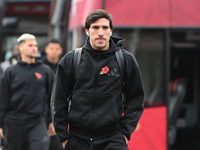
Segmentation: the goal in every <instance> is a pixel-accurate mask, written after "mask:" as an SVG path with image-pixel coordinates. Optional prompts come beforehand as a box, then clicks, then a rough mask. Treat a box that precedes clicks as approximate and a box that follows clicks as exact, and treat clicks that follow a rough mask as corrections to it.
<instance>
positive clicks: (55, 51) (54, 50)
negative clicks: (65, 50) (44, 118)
mask: <svg viewBox="0 0 200 150" xmlns="http://www.w3.org/2000/svg"><path fill="white" fill-rule="evenodd" d="M45 53H46V56H45V57H44V58H43V59H42V61H43V62H44V64H46V65H48V66H49V67H50V68H51V69H52V71H53V72H54V73H56V69H57V65H58V61H59V60H60V55H61V54H62V47H61V44H60V42H59V41H58V40H56V39H52V40H50V41H49V42H48V43H47V45H46V47H45ZM48 134H49V136H50V146H49V150H62V149H63V148H62V144H61V143H60V142H59V141H58V139H57V137H56V133H55V130H54V126H53V123H50V124H49V130H48Z"/></svg>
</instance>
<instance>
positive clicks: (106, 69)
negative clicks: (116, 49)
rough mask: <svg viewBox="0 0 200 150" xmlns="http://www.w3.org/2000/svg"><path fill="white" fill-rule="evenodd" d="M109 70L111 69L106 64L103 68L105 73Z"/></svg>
mask: <svg viewBox="0 0 200 150" xmlns="http://www.w3.org/2000/svg"><path fill="white" fill-rule="evenodd" d="M108 71H109V68H108V67H107V66H105V67H104V68H102V72H103V73H104V74H106V73H108Z"/></svg>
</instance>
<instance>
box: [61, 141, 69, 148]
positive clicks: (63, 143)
mask: <svg viewBox="0 0 200 150" xmlns="http://www.w3.org/2000/svg"><path fill="white" fill-rule="evenodd" d="M67 142H68V140H66V141H64V142H62V146H63V148H65V146H66V144H67Z"/></svg>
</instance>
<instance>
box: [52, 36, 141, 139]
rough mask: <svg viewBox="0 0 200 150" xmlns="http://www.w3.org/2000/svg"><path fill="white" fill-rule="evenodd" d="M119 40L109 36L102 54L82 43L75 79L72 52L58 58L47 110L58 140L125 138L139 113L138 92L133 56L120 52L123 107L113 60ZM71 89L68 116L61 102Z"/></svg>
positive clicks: (138, 83) (120, 82)
mask: <svg viewBox="0 0 200 150" xmlns="http://www.w3.org/2000/svg"><path fill="white" fill-rule="evenodd" d="M123 42H124V41H123V40H121V39H118V38H114V37H111V40H110V48H109V49H108V50H105V51H102V50H94V49H92V47H91V46H90V44H89V39H87V41H86V44H85V45H84V46H83V51H82V56H81V61H80V64H79V65H78V66H77V69H76V70H75V75H74V73H73V55H74V50H72V51H70V52H69V53H67V54H66V55H65V56H64V57H63V58H62V59H61V60H60V62H59V64H58V68H57V73H56V77H55V83H54V86H53V91H52V109H53V121H54V126H55V130H56V133H57V136H58V138H59V140H60V141H61V142H62V141H65V140H67V139H69V138H70V134H72V135H75V136H78V137H80V138H84V139H88V140H90V139H93V140H95V139H99V138H103V137H106V136H109V135H112V134H114V133H116V132H118V131H121V132H122V133H123V134H124V135H125V136H126V137H127V138H128V139H130V136H131V133H132V132H133V131H134V130H135V128H136V126H137V123H138V121H139V119H140V117H141V115H142V112H143V99H144V92H143V86H142V82H141V78H140V72H139V67H138V64H137V62H136V60H135V57H134V56H133V55H132V54H131V53H129V52H127V51H126V50H122V52H123V56H124V59H125V70H126V71H125V72H124V74H125V84H124V92H125V95H126V98H125V106H124V108H123V106H122V89H123V86H122V85H123V84H122V83H123V82H122V78H121V77H120V69H119V66H118V63H117V60H116V57H115V51H116V50H118V49H120V48H121V46H122V44H123ZM71 91H73V92H72V100H71V106H70V111H69V113H68V111H67V109H68V102H67V99H68V97H69V95H70V93H71ZM123 109H124V111H123ZM123 112H124V115H122V114H123ZM68 125H69V127H70V128H69V132H68V131H67V126H68Z"/></svg>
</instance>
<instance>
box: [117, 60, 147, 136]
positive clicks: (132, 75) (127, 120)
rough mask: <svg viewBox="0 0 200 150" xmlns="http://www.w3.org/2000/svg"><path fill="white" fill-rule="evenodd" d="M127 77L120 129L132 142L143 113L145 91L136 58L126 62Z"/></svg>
mask: <svg viewBox="0 0 200 150" xmlns="http://www.w3.org/2000/svg"><path fill="white" fill-rule="evenodd" d="M126 70H127V75H126V79H125V85H124V86H125V95H126V97H125V98H126V99H125V106H124V116H123V117H122V120H121V122H120V129H121V131H122V133H123V134H124V135H125V137H126V138H127V139H128V140H130V137H131V134H132V132H133V131H134V130H135V128H136V126H137V124H138V121H139V119H140V117H141V115H142V113H143V109H144V108H143V107H144V106H143V105H144V91H143V85H142V81H141V77H140V71H139V68H138V65H137V62H136V60H135V59H134V56H132V58H131V61H130V59H129V62H126Z"/></svg>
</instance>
